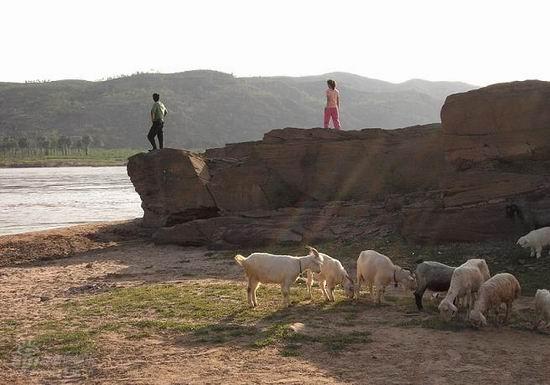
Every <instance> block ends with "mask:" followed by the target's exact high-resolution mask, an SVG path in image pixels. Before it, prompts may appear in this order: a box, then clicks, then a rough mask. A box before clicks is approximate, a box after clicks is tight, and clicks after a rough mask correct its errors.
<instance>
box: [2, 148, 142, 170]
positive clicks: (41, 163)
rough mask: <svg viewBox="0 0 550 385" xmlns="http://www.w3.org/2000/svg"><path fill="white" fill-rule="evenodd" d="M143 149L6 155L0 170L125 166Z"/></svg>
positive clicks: (3, 157)
mask: <svg viewBox="0 0 550 385" xmlns="http://www.w3.org/2000/svg"><path fill="white" fill-rule="evenodd" d="M143 151H144V150H143V149H133V148H117V149H92V150H90V152H89V153H88V155H86V154H85V153H84V152H75V153H70V154H67V155H62V154H51V155H45V154H36V155H23V154H16V155H11V156H9V155H6V154H3V156H0V168H22V167H102V166H126V164H127V163H128V158H129V157H130V156H132V155H134V154H137V153H139V152H143Z"/></svg>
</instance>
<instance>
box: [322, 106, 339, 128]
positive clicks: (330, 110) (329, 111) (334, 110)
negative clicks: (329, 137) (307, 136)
mask: <svg viewBox="0 0 550 385" xmlns="http://www.w3.org/2000/svg"><path fill="white" fill-rule="evenodd" d="M330 118H332V124H333V125H334V128H335V129H337V130H339V129H340V119H339V116H338V107H325V128H328V124H329V122H330Z"/></svg>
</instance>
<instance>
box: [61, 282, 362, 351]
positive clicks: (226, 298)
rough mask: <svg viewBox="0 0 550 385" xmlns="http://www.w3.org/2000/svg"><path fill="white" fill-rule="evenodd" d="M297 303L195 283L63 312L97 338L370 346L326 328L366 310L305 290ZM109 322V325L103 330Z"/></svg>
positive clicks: (142, 289) (125, 291)
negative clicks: (303, 330) (299, 326)
mask: <svg viewBox="0 0 550 385" xmlns="http://www.w3.org/2000/svg"><path fill="white" fill-rule="evenodd" d="M302 286H303V285H302ZM291 299H292V301H293V303H294V306H291V307H289V308H283V307H282V296H281V293H280V290H279V288H278V287H277V286H261V287H260V289H259V290H258V301H259V303H260V306H259V307H258V308H256V309H251V308H250V307H249V306H248V304H247V302H246V289H245V286H244V285H242V284H240V283H235V282H219V283H212V282H211V283H208V284H207V283H197V282H189V283H181V284H177V285H161V284H154V285H146V286H137V287H131V288H121V289H116V290H113V291H110V292H108V293H101V294H97V295H94V296H92V297H88V298H85V299H76V300H74V301H71V302H69V303H67V304H65V305H63V308H64V309H65V311H66V312H67V314H68V316H69V318H70V319H71V318H72V319H78V318H79V317H80V318H82V319H86V320H87V322H89V323H90V324H95V325H96V326H95V328H94V329H92V330H93V331H94V333H95V334H94V335H95V336H97V335H99V334H100V333H102V332H104V331H106V330H107V331H115V332H117V333H123V334H125V335H126V338H128V339H136V340H138V339H142V338H149V337H153V336H158V337H161V336H163V335H166V336H169V335H180V336H182V337H184V339H185V340H186V341H187V342H188V343H190V344H226V343H231V344H240V345H242V346H245V347H246V346H249V347H254V348H262V347H266V346H270V345H275V346H277V347H279V348H280V351H281V354H283V355H297V354H299V351H300V347H301V346H302V344H303V343H306V342H307V343H316V344H321V346H323V347H324V348H325V349H326V350H329V351H332V352H337V351H340V350H342V349H343V348H344V347H345V346H347V345H349V344H353V343H361V342H368V338H367V336H368V333H366V332H361V333H358V332H355V331H352V332H342V331H341V330H340V329H335V330H331V331H330V332H328V330H329V329H332V325H331V326H330V327H328V328H327V326H326V325H325V322H324V319H325V318H326V316H330V315H334V314H336V313H338V312H341V313H342V314H343V315H347V316H348V318H347V321H348V324H350V321H351V320H353V319H355V318H356V316H357V313H358V311H360V309H359V308H358V307H357V306H355V305H353V303H351V302H349V301H339V302H335V303H326V302H315V303H309V302H308V301H306V299H307V293H306V290H305V288H304V287H300V286H298V287H293V288H292V289H291ZM317 300H318V301H320V298H317ZM107 319H108V320H109V323H108V327H105V326H103V327H102V326H98V323H99V325H101V322H102V320H107ZM96 321H97V322H96ZM294 322H303V323H304V324H306V325H307V327H308V328H309V329H310V330H318V331H319V332H318V333H317V334H319V335H303V334H299V333H295V332H293V331H291V329H290V328H289V326H288V325H290V324H292V323H294ZM117 324H118V327H117V326H116V325H117ZM350 326H351V324H350Z"/></svg>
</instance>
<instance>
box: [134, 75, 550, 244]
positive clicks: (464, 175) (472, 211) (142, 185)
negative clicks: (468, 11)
mask: <svg viewBox="0 0 550 385" xmlns="http://www.w3.org/2000/svg"><path fill="white" fill-rule="evenodd" d="M441 116H442V128H441V127H439V125H428V126H419V127H409V128H405V129H400V130H393V131H387V130H380V129H367V130H361V131H334V130H326V129H297V128H285V129H281V130H273V131H271V132H269V133H267V134H266V135H265V136H264V138H263V140H262V141H258V142H248V143H237V144H230V145H227V146H226V147H224V148H217V149H209V150H207V151H206V152H205V154H201V155H199V154H193V153H191V152H188V151H183V150H170V149H165V150H162V151H157V152H153V153H149V154H138V155H136V156H134V157H132V158H130V160H129V163H128V173H129V175H130V177H131V180H132V182H133V183H134V186H135V187H136V191H137V192H138V193H139V194H140V196H141V198H142V202H143V204H142V206H143V208H144V211H145V215H144V223H145V224H146V225H148V226H153V227H158V231H157V232H156V234H155V236H154V239H155V241H156V242H159V243H178V244H183V245H209V246H211V247H222V248H223V247H228V246H260V245H269V244H279V243H308V242H309V243H311V242H318V241H323V240H325V241H326V240H336V239H338V240H345V241H354V242H361V240H363V239H367V238H368V237H370V236H372V235H373V234H376V235H380V234H389V233H400V234H401V235H403V236H405V237H407V238H409V239H412V240H415V241H424V242H447V241H478V240H487V239H510V240H515V239H516V238H517V237H518V236H520V235H522V234H524V233H526V232H527V231H530V230H532V229H533V228H537V227H541V226H545V225H550V198H547V197H550V171H548V170H550V139H549V138H550V136H549V135H548V133H549V130H550V84H549V83H546V82H539V81H527V82H516V83H509V84H501V85H494V86H490V87H486V88H482V89H480V90H476V91H470V92H467V93H464V94H457V95H452V96H449V97H448V98H447V101H446V103H445V105H444V107H443V109H442V113H441Z"/></svg>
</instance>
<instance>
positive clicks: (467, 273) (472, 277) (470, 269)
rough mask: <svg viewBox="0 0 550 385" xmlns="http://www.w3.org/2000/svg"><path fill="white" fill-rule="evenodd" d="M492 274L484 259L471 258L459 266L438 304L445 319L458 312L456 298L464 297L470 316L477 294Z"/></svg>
mask: <svg viewBox="0 0 550 385" xmlns="http://www.w3.org/2000/svg"><path fill="white" fill-rule="evenodd" d="M490 276H491V275H490V273H489V267H488V266H487V263H486V262H485V260H483V259H469V260H467V261H466V262H464V263H463V264H462V265H460V266H459V267H457V268H456V269H455V271H454V272H453V275H452V277H451V284H450V286H449V290H448V291H447V295H446V296H445V298H443V300H442V301H441V303H440V304H439V306H438V309H439V313H440V314H441V316H442V317H443V319H445V320H447V321H448V320H450V319H451V318H452V317H453V316H454V315H455V314H456V313H457V312H458V308H457V306H456V305H455V304H454V302H455V299H456V300H457V301H460V300H461V299H464V305H465V306H467V308H468V312H467V313H466V314H467V316H469V314H470V309H471V306H472V302H473V299H474V297H475V294H476V293H477V291H478V290H479V288H480V287H481V284H482V283H483V282H485V281H486V280H488V279H489V278H490Z"/></svg>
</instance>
